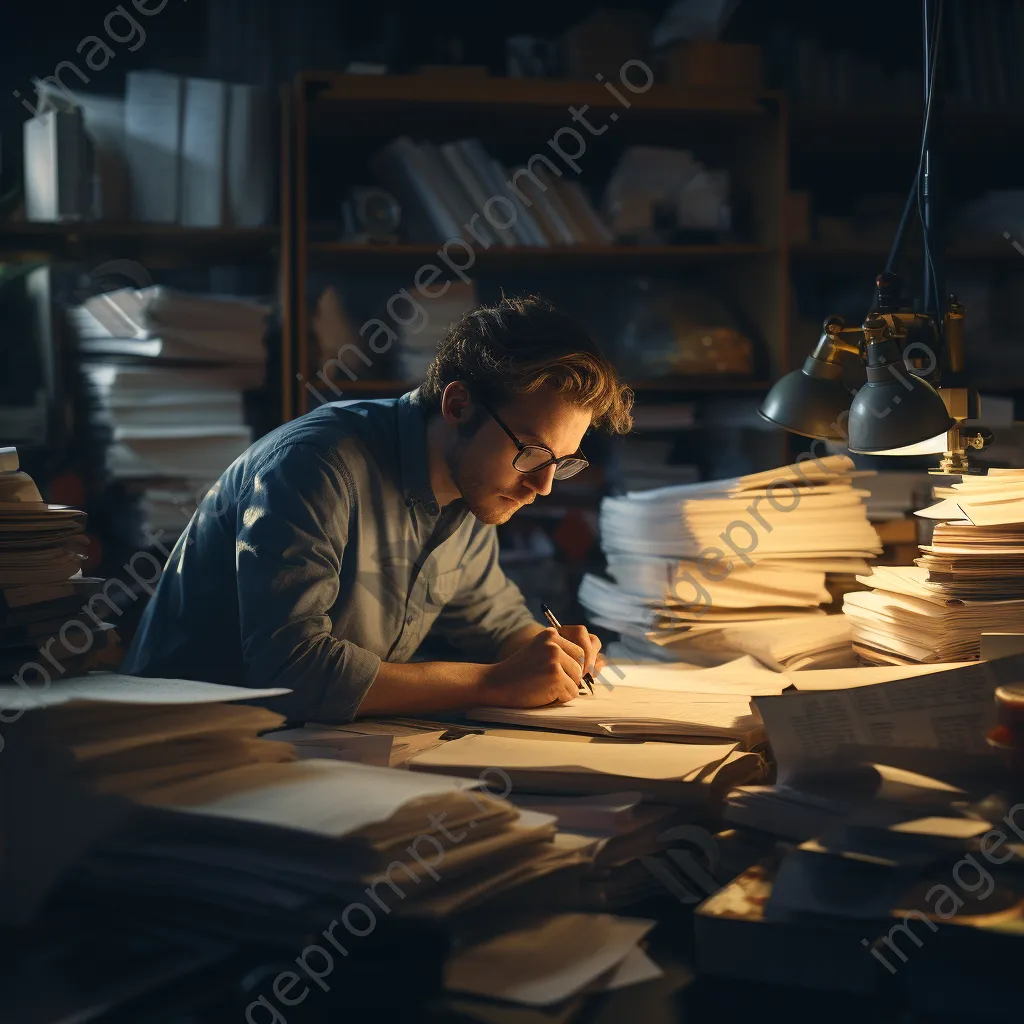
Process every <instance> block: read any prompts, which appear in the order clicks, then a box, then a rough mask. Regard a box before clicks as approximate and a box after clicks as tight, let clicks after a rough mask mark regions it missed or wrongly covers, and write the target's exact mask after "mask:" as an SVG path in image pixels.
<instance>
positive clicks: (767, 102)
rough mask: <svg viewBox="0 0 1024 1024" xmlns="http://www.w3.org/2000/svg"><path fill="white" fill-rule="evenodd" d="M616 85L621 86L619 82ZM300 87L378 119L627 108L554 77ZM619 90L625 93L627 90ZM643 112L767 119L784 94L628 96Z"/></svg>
mask: <svg viewBox="0 0 1024 1024" xmlns="http://www.w3.org/2000/svg"><path fill="white" fill-rule="evenodd" d="M615 84H616V85H617V84H618V83H615ZM297 88H298V90H299V91H300V93H303V92H304V93H306V94H307V96H308V98H309V99H310V100H314V99H315V101H316V102H317V103H324V104H333V105H336V106H353V107H358V108H360V110H361V111H364V112H366V113H369V114H370V115H371V116H376V111H377V109H378V108H381V107H385V108H386V107H388V106H391V105H400V106H402V107H414V108H415V107H425V106H435V107H446V108H457V107H462V108H465V107H476V108H483V109H485V110H486V112H487V114H488V115H491V114H494V115H498V116H500V115H502V114H503V113H506V112H508V111H509V110H519V109H524V108H526V109H532V110H533V111H541V110H557V111H560V112H564V111H565V110H566V109H567V108H568V107H569V106H576V107H582V106H583V105H584V104H586V105H587V106H589V107H591V108H593V109H594V110H612V111H616V112H617V111H619V110H621V108H622V105H621V103H620V102H619V101H618V100H616V99H615V98H614V97H613V95H612V94H611V93H610V92H609V91H608V90H607V89H606V88H605V86H604V85H602V84H600V83H598V82H595V81H573V80H570V79H551V78H499V77H492V76H490V75H471V76H464V75H446V74H412V75H346V74H335V73H324V74H321V73H317V72H304V73H302V74H300V75H299V77H298V80H297ZM619 91H620V92H623V91H624V90H623V88H622V86H619ZM626 95H627V97H628V99H629V102H630V103H631V104H632V106H633V107H635V108H637V109H638V110H645V111H647V110H653V111H662V112H668V113H678V112H681V111H687V112H691V113H702V114H703V113H711V114H725V115H729V114H732V115H738V116H749V115H758V116H762V115H766V114H768V113H769V112H770V110H771V108H772V107H773V106H777V105H778V104H780V103H781V101H782V94H781V93H779V92H772V91H769V90H763V91H760V92H757V93H751V92H750V91H749V90H743V89H710V88H709V89H696V88H690V89H679V88H670V87H669V86H666V85H653V86H651V87H650V88H649V89H647V90H646V91H644V92H642V93H628V92H627V93H626Z"/></svg>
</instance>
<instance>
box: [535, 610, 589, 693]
mask: <svg viewBox="0 0 1024 1024" xmlns="http://www.w3.org/2000/svg"><path fill="white" fill-rule="evenodd" d="M540 610H541V611H542V612H543V613H544V618H545V619H547V620H548V622H549V623H550V624H551V625H552V626H554V627H555V629H561V628H562V624H561V623H560V622H559V621H558V619H556V618H555V613H554V612H553V611H552V610H551V609H550V608H549V607H548V606H547V605H546V604H542V605H541V606H540ZM583 682H584V683H585V684H586V688H587V689H589V690H590V692H591V693H593V692H594V677H593V676H592V675H591V674H590V673H589V672H584V673H583ZM581 689H582V687H581ZM584 692H586V691H585V690H584Z"/></svg>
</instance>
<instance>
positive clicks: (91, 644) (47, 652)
mask: <svg viewBox="0 0 1024 1024" xmlns="http://www.w3.org/2000/svg"><path fill="white" fill-rule="evenodd" d="M0 467H2V469H0V678H9V677H11V676H14V677H16V678H20V679H21V680H22V682H23V684H24V685H26V686H38V685H47V684H48V683H49V679H50V677H51V676H52V675H60V674H62V673H64V672H67V671H69V670H73V669H80V668H81V667H82V666H83V665H84V664H86V662H87V661H88V659H90V658H91V657H92V656H93V655H94V654H95V653H97V652H99V651H102V650H104V649H105V648H107V647H108V646H109V645H110V644H111V643H112V642H113V641H115V640H116V634H115V633H114V630H113V627H112V626H110V625H109V624H108V623H106V622H104V621H102V619H101V618H99V616H98V614H97V611H98V610H99V609H97V608H95V607H94V606H93V604H92V603H89V602H90V601H91V599H92V598H93V596H94V595H95V594H97V593H98V591H99V589H100V587H101V584H102V580H96V579H84V578H83V577H82V573H81V569H82V564H83V562H84V560H85V555H86V549H87V547H88V540H87V538H86V534H85V524H86V516H85V513H84V512H80V511H79V510H78V509H74V508H68V507H67V506H65V505H50V504H48V503H46V502H44V501H43V499H42V496H41V495H40V493H39V490H38V488H37V487H36V485H35V481H34V480H33V479H32V477H30V476H29V475H28V474H27V473H24V472H22V471H21V470H20V469H19V460H18V453H17V451H16V450H15V449H14V448H4V449H0ZM106 608H107V611H108V613H109V612H111V611H113V608H112V606H111V605H110V604H109V603H107V605H106ZM83 610H84V611H86V612H87V614H85V615H82V614H80V613H81V612H83Z"/></svg>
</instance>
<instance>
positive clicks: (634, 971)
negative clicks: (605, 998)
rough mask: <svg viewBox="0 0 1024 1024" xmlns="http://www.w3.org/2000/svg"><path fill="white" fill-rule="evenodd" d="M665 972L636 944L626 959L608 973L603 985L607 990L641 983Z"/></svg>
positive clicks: (610, 990) (612, 990) (658, 976)
mask: <svg viewBox="0 0 1024 1024" xmlns="http://www.w3.org/2000/svg"><path fill="white" fill-rule="evenodd" d="M664 973H665V972H664V971H663V970H662V969H661V968H660V967H659V966H658V965H657V964H656V963H655V962H654V961H653V960H652V959H651V958H650V957H649V956H648V955H647V954H646V953H645V952H644V951H643V950H642V949H641V948H640V947H639V946H636V947H634V948H633V950H631V951H630V952H629V953H627V954H626V959H625V960H623V961H622V963H621V964H619V966H618V967H616V968H614V969H613V970H612V972H611V974H609V975H608V980H607V981H605V983H604V985H603V986H602V987H603V988H604V990H605V991H606V992H614V991H615V990H616V989H620V988H627V987H628V986H629V985H639V984H641V983H642V982H645V981H654V980H655V979H656V978H660V977H661V976H662V975H663V974H664Z"/></svg>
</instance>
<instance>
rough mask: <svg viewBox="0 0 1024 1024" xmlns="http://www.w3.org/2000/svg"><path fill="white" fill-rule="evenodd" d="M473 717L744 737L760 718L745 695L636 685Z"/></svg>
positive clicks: (478, 711)
mask: <svg viewBox="0 0 1024 1024" xmlns="http://www.w3.org/2000/svg"><path fill="white" fill-rule="evenodd" d="M468 715H469V717H470V718H471V719H477V720H479V721H484V722H505V723H506V724H515V725H533V726H538V727H540V728H548V729H567V730H569V731H573V732H591V733H597V734H600V733H609V734H612V735H630V734H634V735H638V734H647V735H657V734H659V733H660V734H662V735H673V736H695V737H696V736H700V737H723V738H737V739H738V738H742V737H744V736H746V735H747V734H749V733H752V732H754V731H757V730H758V729H759V727H760V719H759V718H758V717H757V715H756V714H754V713H753V712H752V711H751V709H750V701H749V700H748V699H747V698H746V697H737V696H732V695H728V694H724V695H723V694H707V693H673V692H671V691H668V690H645V689H642V688H640V687H638V686H629V687H626V686H623V687H621V688H618V687H613V688H611V689H609V688H606V687H604V686H602V685H600V684H598V686H597V688H596V689H595V691H594V693H593V695H587V696H581V697H577V698H575V699H574V700H571V701H569V703H568V704H561V705H557V706H554V707H543V708H474V709H473V710H471V711H470V712H469V713H468Z"/></svg>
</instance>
